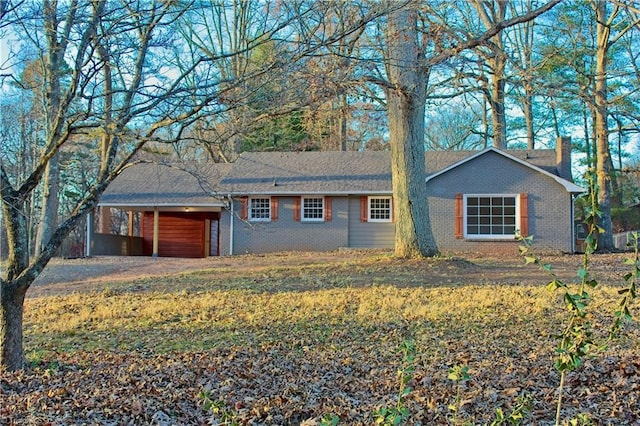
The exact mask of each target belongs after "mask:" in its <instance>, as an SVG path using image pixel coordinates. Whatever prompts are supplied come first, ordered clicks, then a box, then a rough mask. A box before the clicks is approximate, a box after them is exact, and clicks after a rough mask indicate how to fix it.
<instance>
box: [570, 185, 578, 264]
mask: <svg viewBox="0 0 640 426" xmlns="http://www.w3.org/2000/svg"><path fill="white" fill-rule="evenodd" d="M576 197H577V195H575V194H571V254H574V253H576Z"/></svg>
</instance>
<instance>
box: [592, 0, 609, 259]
mask: <svg viewBox="0 0 640 426" xmlns="http://www.w3.org/2000/svg"><path fill="white" fill-rule="evenodd" d="M594 7H595V11H596V34H597V41H598V44H597V50H596V78H595V89H596V92H595V104H596V107H595V129H594V131H595V136H596V178H597V183H598V206H599V209H600V212H601V216H600V218H599V226H600V227H601V228H602V229H603V231H604V232H603V233H601V234H600V235H599V236H598V248H599V249H604V250H607V249H610V248H613V226H612V224H611V197H612V195H613V190H612V185H611V174H612V173H613V168H612V166H613V164H612V162H611V154H610V151H609V128H608V126H607V116H608V114H609V109H608V100H607V53H608V50H609V35H610V29H609V27H608V26H607V24H606V22H607V18H606V12H607V3H606V2H595V3H594Z"/></svg>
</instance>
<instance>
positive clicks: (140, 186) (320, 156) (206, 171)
mask: <svg viewBox="0 0 640 426" xmlns="http://www.w3.org/2000/svg"><path fill="white" fill-rule="evenodd" d="M505 152H506V153H508V155H510V156H512V157H515V158H517V159H520V160H523V161H525V162H528V163H529V164H532V165H533V166H535V167H538V168H540V169H542V170H544V171H546V172H548V173H551V174H552V175H557V170H556V153H555V151H554V150H508V151H505ZM479 153H480V152H479V151H429V152H427V153H426V156H425V164H426V171H427V176H429V175H433V174H435V173H438V172H440V171H442V170H443V169H446V168H447V167H450V166H452V165H454V164H456V163H458V162H460V161H463V160H465V159H466V158H469V157H470V156H472V155H478V154H479ZM391 192H392V187H391V154H390V153H389V152H384V151H348V152H340V151H335V152H332V151H321V152H245V153H242V154H241V155H240V157H239V158H238V159H237V160H236V162H235V163H233V164H207V165H201V166H198V167H197V168H196V166H194V165H192V164H191V165H188V167H187V166H186V165H183V166H176V165H173V166H167V165H162V164H156V163H141V164H136V165H134V166H132V167H130V168H129V169H126V170H125V171H124V172H123V173H122V174H121V175H120V176H118V177H117V178H116V179H115V180H114V182H113V183H112V184H111V185H110V186H109V188H107V190H106V191H105V193H104V194H103V196H102V197H101V200H100V204H101V205H111V206H117V205H140V206H142V205H147V206H159V205H221V203H222V201H221V200H220V198H219V197H218V198H216V197H217V196H218V194H221V195H226V194H234V195H252V194H274V195H277V194H282V195H286V194H300V195H304V194H327V195H331V194H387V193H391Z"/></svg>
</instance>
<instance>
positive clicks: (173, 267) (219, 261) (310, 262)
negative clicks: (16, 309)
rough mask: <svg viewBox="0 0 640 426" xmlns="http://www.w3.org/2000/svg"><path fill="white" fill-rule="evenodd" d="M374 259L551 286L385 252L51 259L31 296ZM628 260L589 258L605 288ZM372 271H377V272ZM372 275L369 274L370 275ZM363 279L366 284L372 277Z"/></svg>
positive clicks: (511, 269)
mask: <svg viewBox="0 0 640 426" xmlns="http://www.w3.org/2000/svg"><path fill="white" fill-rule="evenodd" d="M372 256H373V257H375V262H376V267H377V268H386V267H397V266H398V263H401V264H403V265H405V266H406V267H407V268H406V271H407V274H408V275H411V274H416V271H418V272H417V273H419V276H418V277H416V276H413V280H414V281H416V280H418V279H419V282H420V283H423V284H424V285H432V286H436V285H451V284H456V285H467V284H476V285H477V284H489V283H491V284H531V285H535V284H541V285H544V284H545V283H546V282H547V281H548V275H547V274H545V273H544V272H542V271H540V270H539V268H536V267H535V266H533V265H524V263H523V261H522V259H520V258H519V257H517V256H512V257H502V258H497V257H484V256H480V255H474V256H467V257H464V258H447V259H442V258H438V259H424V260H402V259H394V258H393V257H392V256H391V253H388V252H381V251H338V252H329V253H278V254H269V255H242V256H226V257H209V258H204V259H178V258H166V257H162V258H151V257H121V256H98V257H92V258H84V259H60V258H56V259H52V260H51V262H50V263H49V265H48V266H47V267H46V268H45V270H44V271H43V273H42V274H41V275H40V276H39V277H38V278H37V279H36V280H35V282H34V283H33V285H32V287H31V288H30V290H29V293H28V297H40V296H47V295H57V294H69V293H74V292H86V291H100V290H101V289H102V288H105V287H107V286H109V285H112V284H115V283H120V282H126V281H134V280H138V279H149V278H154V277H167V276H171V275H177V274H186V273H192V272H197V271H209V272H211V273H219V274H233V273H234V272H236V271H242V272H248V271H254V272H255V271H259V270H261V269H267V268H279V269H287V268H300V267H304V266H310V267H312V266H324V267H326V268H327V272H329V271H330V270H331V269H332V268H335V267H336V265H339V266H343V265H345V264H353V265H354V270H353V275H354V276H357V275H358V273H359V272H358V268H357V266H358V265H359V264H360V263H361V262H371V257H372ZM627 257H629V253H608V254H597V255H592V256H590V258H589V270H590V272H591V273H592V275H593V276H594V277H595V278H597V279H598V281H599V282H601V283H606V284H611V285H616V284H622V283H623V275H624V274H625V273H627V272H628V271H629V267H628V266H627V265H624V260H625V259H626V258H627ZM544 260H545V262H548V263H550V264H551V265H552V266H553V271H554V273H556V274H557V275H558V276H559V277H560V278H561V279H563V280H566V281H567V282H573V281H575V280H577V271H578V268H579V267H580V266H581V264H582V261H583V257H582V256H581V255H561V256H550V257H547V258H545V259H544ZM373 271H374V272H375V268H374V269H373ZM360 272H362V271H360ZM370 273H371V271H370V270H368V271H367V274H370ZM361 278H362V279H365V280H366V279H368V278H369V277H367V276H361ZM405 278H407V277H405ZM408 278H409V279H410V278H412V277H411V276H409V277H408Z"/></svg>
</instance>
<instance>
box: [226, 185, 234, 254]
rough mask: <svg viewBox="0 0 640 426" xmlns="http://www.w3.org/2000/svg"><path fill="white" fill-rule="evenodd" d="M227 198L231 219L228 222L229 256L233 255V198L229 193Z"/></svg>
mask: <svg viewBox="0 0 640 426" xmlns="http://www.w3.org/2000/svg"><path fill="white" fill-rule="evenodd" d="M227 198H229V209H230V214H231V219H230V222H229V256H233V223H234V220H233V216H234V210H233V198H231V194H229V195H227Z"/></svg>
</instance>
